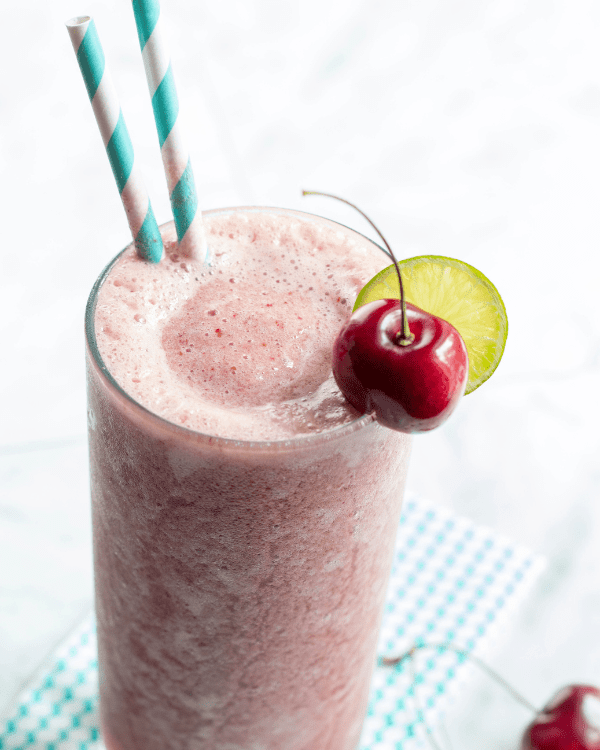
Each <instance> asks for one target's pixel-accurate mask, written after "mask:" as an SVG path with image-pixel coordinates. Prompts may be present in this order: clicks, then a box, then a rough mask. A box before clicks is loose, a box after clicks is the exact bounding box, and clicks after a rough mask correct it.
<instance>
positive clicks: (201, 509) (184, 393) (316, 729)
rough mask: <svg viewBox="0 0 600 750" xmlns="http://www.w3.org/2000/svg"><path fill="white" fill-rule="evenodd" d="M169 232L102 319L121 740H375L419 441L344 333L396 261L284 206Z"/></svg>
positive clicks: (130, 253)
mask: <svg viewBox="0 0 600 750" xmlns="http://www.w3.org/2000/svg"><path fill="white" fill-rule="evenodd" d="M204 220H205V223H206V229H207V237H208V242H209V247H210V252H211V256H210V257H211V262H210V264H209V265H201V264H198V263H195V262H193V261H190V260H188V259H185V258H183V257H180V256H179V255H178V253H177V245H176V242H175V236H174V231H173V229H172V226H170V225H167V226H166V227H164V228H163V236H164V239H165V247H166V251H167V252H166V255H165V258H164V259H163V260H162V261H161V263H160V264H158V265H152V264H149V263H147V262H145V261H142V260H140V259H139V258H138V257H137V256H136V254H135V251H134V249H133V248H132V247H129V248H127V249H126V250H125V251H123V253H122V254H121V255H120V256H118V257H117V259H116V260H115V261H114V262H113V263H112V264H111V265H110V266H109V267H108V268H107V269H106V271H105V272H104V273H103V274H102V276H101V277H100V279H99V280H98V282H97V284H96V286H95V287H94V290H93V291H92V295H91V296H90V301H89V304H88V310H87V316H86V332H87V344H88V346H87V360H88V391H89V424H90V457H91V485H92V505H93V525H94V555H95V575H96V614H97V621H98V643H99V664H100V697H101V716H102V727H103V733H104V740H105V742H106V745H107V748H108V750H355V748H356V747H357V745H358V741H359V736H360V731H361V725H362V722H363V718H364V715H365V711H366V707H367V697H368V690H369V682H370V678H371V674H372V671H373V667H374V664H375V658H376V654H375V649H376V643H377V637H378V630H379V624H380V619H381V614H382V610H383V603H384V596H385V591H386V585H387V581H388V577H389V573H390V568H391V562H392V555H393V547H394V540H395V535H396V528H397V525H398V521H399V518H400V508H401V501H402V494H403V488H404V481H405V476H406V470H407V464H408V456H409V452H410V438H409V436H407V435H405V434H403V433H399V432H395V431H392V430H388V429H385V428H382V427H381V426H380V425H379V424H378V423H377V422H376V421H375V420H374V419H373V417H372V416H371V415H365V416H360V415H359V414H358V413H357V412H356V411H354V409H353V408H352V407H351V406H350V405H349V404H348V403H347V402H346V400H345V399H344V397H343V396H342V395H341V393H340V392H339V390H338V389H337V387H336V385H335V382H334V380H333V377H332V374H331V350H332V346H333V341H334V339H335V337H336V336H337V333H338V331H339V330H340V328H341V326H342V324H343V323H344V321H345V320H346V319H347V317H348V315H349V313H350V311H351V309H352V304H353V302H354V300H355V298H356V295H357V293H358V291H359V290H360V288H361V287H362V286H363V284H364V283H365V282H366V281H367V280H368V279H370V278H371V277H372V276H373V275H374V273H376V272H377V271H378V270H379V269H380V268H381V266H382V258H381V251H380V249H379V248H377V247H376V246H375V245H374V244H373V243H371V242H370V241H369V240H367V239H365V238H364V237H362V236H361V235H359V234H357V233H355V232H353V231H352V230H349V229H347V228H346V227H342V226H340V225H338V224H335V223H333V222H331V221H328V220H325V219H321V218H318V217H314V216H311V215H309V214H304V213H301V212H295V211H287V210H279V209H227V210H220V211H212V212H210V211H209V212H206V213H205V214H204Z"/></svg>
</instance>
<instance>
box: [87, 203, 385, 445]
mask: <svg viewBox="0 0 600 750" xmlns="http://www.w3.org/2000/svg"><path fill="white" fill-rule="evenodd" d="M237 211H246V212H253V213H260V212H266V213H273V214H281V213H283V214H292V215H297V216H299V217H306V218H308V219H310V220H314V219H321V220H323V221H326V222H328V223H330V224H333V225H336V226H338V227H340V228H342V229H344V230H345V231H348V232H351V233H352V234H356V235H358V236H359V237H362V238H363V239H365V240H366V241H367V242H369V243H370V244H372V245H375V247H377V248H379V249H380V250H382V251H383V252H386V251H385V250H383V248H382V247H381V246H380V245H378V244H377V243H376V242H374V241H373V240H372V239H371V238H370V237H366V236H365V235H364V234H361V232H357V231H356V230H355V229H352V228H351V227H348V226H346V225H345V224H341V223H340V222H337V221H334V220H332V219H329V218H327V217H326V216H320V215H319V214H311V213H308V212H306V211H298V210H296V209H292V208H277V207H274V206H230V207H226V208H214V209H209V210H206V211H203V212H202V214H203V215H212V216H215V215H218V214H227V213H233V212H237ZM172 223H173V222H172V221H168V222H165V223H164V224H162V225H161V228H162V227H164V226H168V225H170V224H172ZM131 245H132V243H131V242H130V243H129V244H128V245H126V246H125V247H124V248H123V249H122V250H121V251H120V252H118V253H117V255H115V257H114V258H113V259H112V260H111V261H110V262H109V263H108V264H107V265H106V266H105V268H104V269H103V271H102V272H101V273H100V275H99V276H98V278H97V279H96V281H95V282H94V285H93V286H92V289H91V291H90V294H89V297H88V300H87V304H86V308H85V338H86V342H87V345H88V347H89V351H90V354H91V357H92V359H93V361H94V363H95V365H96V367H97V369H98V372H99V374H100V375H101V377H103V378H104V379H105V381H106V382H107V384H108V386H110V387H111V388H112V389H113V390H115V391H116V392H117V393H118V394H120V396H121V397H122V398H124V399H125V401H126V403H128V404H129V405H130V406H131V407H133V408H134V410H137V411H139V412H140V414H141V415H142V416H143V417H146V418H147V419H151V420H152V421H155V422H156V423H157V424H158V425H160V426H161V427H162V428H163V429H165V430H166V431H168V432H173V433H175V434H180V435H182V436H186V437H187V438H188V439H192V440H195V441H197V442H202V443H207V444H210V445H213V446H214V447H222V448H231V449H250V450H285V449H298V448H302V447H307V448H309V447H314V446H315V445H319V444H322V443H329V442H332V441H334V440H336V439H339V438H343V437H345V436H346V435H350V434H352V433H354V432H357V431H358V430H361V429H363V428H364V427H367V426H368V425H371V424H377V420H376V418H375V414H374V413H370V414H362V415H361V416H359V417H356V418H355V419H353V420H352V421H350V422H346V423H344V424H342V425H338V426H337V427H334V428H333V429H330V430H325V431H323V432H316V433H309V434H305V435H299V436H297V437H291V438H281V439H277V440H239V439H236V438H226V437H220V436H218V435H210V434H209V433H204V432H199V431H198V430H193V429H190V428H189V427H185V426H184V425H181V424H177V423H175V422H172V421H170V420H169V419H165V418H164V417H161V416H160V415H159V414H156V413H155V412H153V411H152V410H151V409H148V408H147V407H146V406H144V405H143V404H140V403H139V401H137V400H136V399H135V398H134V397H133V396H131V394H129V393H127V391H126V390H125V389H124V388H123V387H122V386H121V385H119V383H118V382H117V381H116V380H115V378H114V377H113V376H112V374H111V372H110V370H109V369H108V367H107V366H106V364H105V362H104V360H103V359H102V355H101V354H100V350H99V348H98V342H97V339H96V330H95V313H96V304H97V301H98V293H99V291H100V288H101V287H102V285H103V284H104V282H105V281H106V278H107V277H108V275H109V273H110V271H111V270H112V268H113V266H114V265H115V264H116V263H117V261H118V260H119V258H120V257H121V255H123V253H124V252H125V251H126V250H128V249H129V248H130V247H131Z"/></svg>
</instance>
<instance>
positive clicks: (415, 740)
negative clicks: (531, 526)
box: [0, 497, 543, 750]
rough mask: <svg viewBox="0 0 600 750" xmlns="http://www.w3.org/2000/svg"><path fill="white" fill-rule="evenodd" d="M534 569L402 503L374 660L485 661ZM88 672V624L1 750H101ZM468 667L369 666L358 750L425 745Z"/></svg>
mask: <svg viewBox="0 0 600 750" xmlns="http://www.w3.org/2000/svg"><path fill="white" fill-rule="evenodd" d="M542 568H543V560H542V558H541V557H540V556H538V555H535V554H533V553H531V552H530V551H528V550H527V549H524V548H522V547H517V546H515V545H514V544H513V543H511V542H510V540H508V539H505V538H501V537H499V536H498V535H497V534H495V533H494V532H493V531H491V530H490V529H486V528H482V527H480V526H476V525H475V524H474V523H472V522H471V521H468V520H466V519H463V518H457V517H456V516H453V515H452V514H451V513H450V512H449V511H447V510H445V509H443V508H440V507H438V506H435V505H433V504H431V503H429V502H426V501H424V500H421V499H417V498H415V497H408V498H407V501H406V502H405V505H404V512H403V516H402V520H401V522H400V527H399V530H398V540H397V545H396V556H395V561H394V568H393V572H392V577H391V580H390V586H389V590H388V600H387V605H386V611H385V615H384V621H383V627H382V630H381V636H380V641H379V653H380V654H381V655H382V656H397V655H399V654H402V653H404V652H406V651H408V650H409V649H410V648H411V647H412V646H414V645H415V644H417V645H419V644H421V645H425V644H445V643H450V644H454V645H455V646H456V647H457V648H460V649H464V650H465V651H467V652H473V653H474V654H476V655H477V656H478V657H479V658H482V657H485V655H486V653H488V652H489V648H490V646H491V645H492V643H493V640H494V636H495V634H496V633H497V631H498V628H499V627H501V626H503V625H504V626H505V625H506V623H507V621H508V619H509V617H510V613H511V611H514V609H515V607H516V606H517V604H518V602H519V600H521V599H522V598H523V596H524V595H525V594H526V593H527V590H528V589H529V587H530V586H531V585H532V584H533V582H534V581H535V579H536V577H537V575H538V574H539V572H540V571H541V569H542ZM97 668H98V662H97V660H96V634H95V626H94V620H93V617H90V618H89V619H88V620H87V621H86V622H84V623H83V624H82V625H81V626H80V627H79V628H78V629H77V631H76V632H75V633H73V634H72V635H71V636H70V637H69V638H68V639H67V641H66V642H65V643H64V644H63V646H62V647H61V648H60V649H59V650H58V652H57V653H56V655H55V659H54V662H53V663H52V665H51V666H50V667H49V668H47V669H45V670H43V671H42V672H41V673H40V674H39V675H38V676H37V677H36V678H35V679H34V680H33V681H32V683H31V685H30V687H29V688H28V689H27V690H26V691H25V692H24V693H23V694H22V695H21V696H20V697H19V699H18V701H17V704H16V708H14V710H13V711H12V712H11V715H10V718H9V719H8V721H6V723H5V724H0V731H1V732H2V733H0V750H26V748H27V749H28V750H103V748H104V746H103V744H102V741H101V738H100V734H99V729H98V698H97V688H98V673H97ZM470 669H472V665H469V663H468V660H466V659H465V658H464V656H461V655H459V654H457V653H456V652H453V651H450V650H448V649H444V648H442V647H440V648H431V649H429V648H427V649H425V648H424V649H422V651H419V652H418V653H417V656H416V657H415V659H414V666H413V667H412V668H411V667H410V666H409V663H408V662H404V663H402V664H401V665H398V666H396V667H383V666H380V667H378V668H377V670H376V672H375V676H374V678H373V683H372V685H371V702H370V706H369V711H368V715H367V719H366V721H365V726H364V730H363V734H362V738H361V742H360V746H359V750H413V749H416V748H420V747H427V744H426V742H427V739H426V732H425V729H424V728H425V727H426V726H427V727H429V728H431V729H433V728H435V726H436V725H437V724H438V722H439V721H440V719H441V718H442V717H443V715H444V711H445V709H446V707H447V704H448V700H449V698H450V697H451V696H452V694H453V693H454V692H455V691H456V690H457V688H458V686H459V685H461V684H462V683H464V681H465V679H466V678H468V676H469V672H470ZM2 727H3V729H2Z"/></svg>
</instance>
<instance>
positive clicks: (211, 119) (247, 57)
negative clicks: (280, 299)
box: [0, 0, 600, 750]
mask: <svg viewBox="0 0 600 750" xmlns="http://www.w3.org/2000/svg"><path fill="white" fill-rule="evenodd" d="M5 6H6V4H4V6H3V9H2V10H1V11H0V69H1V70H2V71H3V73H2V79H3V83H2V89H1V91H0V149H1V151H0V165H1V166H0V169H1V174H2V181H1V184H0V213H1V217H2V228H3V237H2V250H3V252H2V254H1V261H0V351H1V352H2V353H3V357H2V360H3V361H2V368H1V371H0V388H1V390H0V393H1V394H2V395H1V407H0V409H1V413H0V715H1V714H2V711H3V709H5V708H7V706H8V704H9V703H10V701H11V699H12V697H13V695H14V693H15V692H16V691H17V690H18V688H19V685H20V684H21V683H22V682H23V681H24V680H26V679H27V677H28V676H29V674H30V673H31V671H32V670H34V669H35V667H36V666H38V664H39V662H40V661H41V660H42V659H43V657H44V656H45V655H46V654H47V653H48V652H49V651H50V650H51V649H52V647H53V645H54V644H55V643H56V642H57V641H59V640H60V639H61V638H62V637H63V635H64V634H65V632H66V631H67V630H68V629H69V628H70V627H71V626H72V625H73V624H74V623H75V622H76V621H78V619H79V618H80V617H81V616H82V614H83V613H84V612H86V611H87V610H88V609H89V607H90V604H91V597H92V573H91V544H90V530H89V512H88V504H89V501H88V484H87V463H86V461H87V459H86V447H85V390H84V367H83V324H82V321H83V310H84V305H85V301H86V298H87V294H88V292H89V289H90V288H91V285H92V283H93V281H94V280H95V278H96V276H97V275H98V274H99V272H100V271H101V269H102V268H103V267H104V265H105V264H106V263H107V262H108V261H109V260H110V259H111V258H112V257H113V256H114V255H115V254H116V252H117V251H118V250H120V249H121V248H122V247H123V246H124V245H125V244H127V242H128V241H129V238H128V228H127V224H126V221H125V216H124V213H123V210H122V207H121V204H120V201H119V197H118V194H117V190H116V188H115V185H114V182H113V178H112V174H111V171H110V167H109V164H108V160H107V157H106V155H105V152H104V148H103V146H102V142H101V140H100V136H99V134H98V131H97V128H96V125H95V122H94V119H93V115H92V111H91V107H90V105H89V101H88V99H87V95H86V92H85V89H84V86H83V83H82V81H81V77H80V74H79V70H78V67H77V64H76V61H75V57H74V54H73V52H72V48H71V46H70V41H69V38H68V35H67V32H66V30H65V27H64V21H66V20H67V19H68V18H69V17H71V16H73V15H82V14H90V15H92V16H94V18H95V21H96V24H97V27H98V31H99V34H100V37H101V40H102V42H103V45H104V49H105V53H106V58H107V62H108V65H109V66H110V68H111V71H112V74H113V78H114V79H115V83H116V86H117V89H118V91H119V94H120V96H121V103H122V106H123V110H124V114H125V117H126V120H127V123H128V127H129V130H130V133H131V136H132V140H133V143H134V148H135V151H136V157H137V159H138V160H139V163H140V164H141V166H142V171H143V174H144V177H145V180H146V183H147V185H148V188H149V191H150V194H151V198H152V202H153V206H154V211H155V214H156V216H157V218H158V220H159V222H161V221H166V220H168V219H169V218H170V209H169V203H168V196H167V191H166V186H165V182H164V177H163V172H162V165H161V161H160V155H159V149H158V144H157V139H156V133H155V130H154V124H153V118H152V111H151V106H150V102H149V97H148V93H147V88H146V83H145V78H144V72H143V66H142V62H141V55H140V52H139V46H138V42H137V35H136V31H135V23H134V19H133V13H132V10H131V7H130V2H129V0H118V1H117V0H85V2H84V0H53V1H52V2H51V3H48V2H44V0H31V2H29V3H27V5H26V7H25V6H23V5H22V4H18V3H13V4H11V5H10V7H9V8H6V7H5ZM163 16H164V22H165V32H166V35H167V37H168V39H169V40H170V46H171V50H172V56H173V66H174V71H175V76H176V80H177V84H178V88H179V95H180V100H181V108H182V113H181V115H182V118H183V122H184V126H185V130H186V132H187V133H188V143H189V146H190V150H191V153H192V159H193V164H194V167H195V175H196V183H197V187H198V191H199V195H200V202H201V205H202V207H204V208H213V207H219V206H225V205H240V204H252V203H256V204H266V205H276V206H287V207H293V208H300V209H302V210H307V211H312V212H314V213H320V214H323V215H327V216H329V217H330V218H333V219H337V220H339V221H341V222H343V223H345V224H348V225H350V226H353V227H354V228H356V229H358V230H359V231H362V232H364V233H365V234H370V232H369V229H368V227H367V226H366V225H365V224H364V223H362V220H361V219H360V217H359V216H358V215H357V214H354V213H353V212H351V210H350V209H347V208H346V207H344V206H341V205H337V204H336V203H334V202H333V201H326V200H325V199H320V198H305V199H302V198H301V197H300V190H301V188H303V187H306V188H311V189H317V190H325V191H331V192H337V193H338V194H341V195H343V196H344V197H346V198H348V199H350V200H353V201H355V202H357V203H358V204H359V205H360V206H361V208H363V210H365V211H367V212H368V213H369V214H370V215H371V217H372V218H373V220H374V221H375V222H376V223H378V225H379V226H380V227H381V229H382V230H383V231H384V233H385V234H386V236H387V238H388V240H389V241H390V242H391V243H392V245H393V247H394V248H395V249H396V251H397V253H398V254H399V255H400V256H401V257H410V256H412V255H420V254H427V253H435V254H442V255H449V256H453V257H458V258H461V259H463V260H465V261H467V262H469V263H472V264H473V265H475V266H477V267H478V268H480V269H481V270H482V271H483V272H484V273H485V274H487V275H488V276H489V277H490V278H491V279H492V280H493V281H494V283H495V284H496V286H497V287H498V288H499V290H500V292H501V293H502V295H503V297H504V300H505V303H506V307H507V310H508V313H509V319H510V335H509V340H508V344H507V348H506V354H505V357H504V360H503V362H502V364H501V366H500V368H499V370H498V371H497V373H496V374H495V375H494V377H493V379H492V380H490V381H489V383H487V384H486V385H484V386H483V388H481V390H480V391H477V392H476V393H474V394H473V395H471V396H469V397H468V398H466V399H465V400H464V402H463V404H462V405H461V407H460V409H459V410H458V411H457V412H456V413H455V415H454V416H453V417H452V419H451V420H450V421H449V422H448V423H447V425H445V426H444V427H443V428H441V429H439V430H438V431H437V432H435V433H432V434H430V435H424V436H420V437H418V438H417V439H416V440H415V447H414V454H413V459H412V465H411V472H410V476H409V485H410V488H411V489H412V490H413V491H416V492H418V493H420V494H422V495H424V496H426V497H429V498H430V499H432V500H435V501H437V502H439V503H441V504H443V505H445V506H446V507H449V508H451V509H452V510H453V511H454V512H456V513H458V514H461V515H466V516H469V517H470V518H472V519H473V520H475V521H476V522H478V523H483V524H487V525H490V526H492V527H493V528H494V529H496V530H497V531H499V532H501V533H504V534H506V535H508V536H510V537H512V538H513V539H514V540H515V541H518V542H520V543H523V544H526V545H528V546H529V547H531V548H532V549H535V550H536V551H539V552H541V553H543V554H545V555H546V556H547V557H548V560H549V564H548V568H547V571H546V573H545V574H544V576H543V577H542V579H541V580H540V582H539V584H538V586H537V587H536V589H535V590H534V591H533V592H532V594H531V596H530V598H529V600H528V601H527V603H526V604H525V605H524V606H523V607H522V608H521V610H520V613H519V617H518V618H517V619H515V621H514V622H513V623H512V626H511V628H510V629H509V631H507V632H506V633H505V635H504V640H503V641H502V642H501V643H498V647H497V649H496V651H495V653H494V655H493V658H492V662H493V664H494V666H496V668H498V669H499V670H500V671H501V672H502V673H503V674H504V675H505V676H506V677H507V678H508V679H509V680H510V681H511V682H512V683H514V684H515V686H516V687H518V688H519V689H520V690H521V691H522V692H524V693H525V694H526V695H527V696H528V697H529V698H530V700H532V701H533V702H534V703H537V704H541V703H543V702H545V701H546V700H547V699H548V698H549V697H550V695H551V693H552V692H553V691H554V690H555V689H556V688H558V687H560V686H561V685H563V684H566V683H569V682H595V683H596V684H598V683H600V643H599V639H598V633H599V632H600V502H599V500H600V460H599V458H600V450H599V449H600V440H599V438H598V424H599V422H600V395H599V388H598V386H599V383H600V310H599V305H598V299H599V294H598V287H599V284H600V255H599V253H598V246H599V240H600V221H599V218H598V217H599V205H600V181H599V179H598V176H599V175H600V46H599V45H598V39H599V38H600V5H598V4H597V3H595V2H594V0H418V1H417V0H404V2H396V1H395V0H347V2H345V3H341V2H340V1H339V0H318V2H317V0H304V2H302V3H297V2H295V1H294V2H292V1H291V0H278V1H277V2H275V0H212V1H211V2H209V1H208V0H163ZM528 718H529V717H528V716H527V715H526V714H525V712H524V711H523V710H522V709H519V708H513V706H512V704H511V699H510V698H509V697H508V696H506V695H504V694H503V693H502V691H501V689H500V688H499V687H497V686H494V685H492V684H490V683H489V682H486V681H485V679H483V678H482V679H481V680H477V681H475V682H473V683H471V684H470V686H469V688H468V691H467V692H466V693H465V698H464V700H463V701H462V703H459V704H458V705H457V706H456V709H455V711H454V713H453V714H452V715H451V716H450V717H449V719H448V727H449V732H450V736H451V737H452V738H453V741H454V744H455V746H456V747H460V748H462V749H463V750H471V749H473V750H475V748H478V749H479V748H481V746H482V744H483V746H487V747H495V748H507V749H508V748H516V747H518V737H519V734H520V731H521V729H522V727H523V726H524V725H525V723H526V722H527V721H528Z"/></svg>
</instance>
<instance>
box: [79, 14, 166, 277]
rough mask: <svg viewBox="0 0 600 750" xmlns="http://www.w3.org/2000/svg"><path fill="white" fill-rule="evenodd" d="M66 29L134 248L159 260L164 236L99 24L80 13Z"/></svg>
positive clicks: (154, 260) (150, 257)
mask: <svg viewBox="0 0 600 750" xmlns="http://www.w3.org/2000/svg"><path fill="white" fill-rule="evenodd" d="M67 30H68V32H69V36H70V37H71V42H72V43H73V49H74V50H75V54H76V56H77V62H78V63H79V67H80V69H81V74H82V75H83V81H84V83H85V87H86V89H87V92H88V96H89V97H90V102H91V103H92V109H93V110H94V115H95V116H96V122H97V123H98V127H99V128H100V134H101V135H102V140H103V142H104V146H105V148H106V153H107V154H108V159H109V161H110V166H111V167H112V171H113V175H114V176H115V180H116V182H117V187H118V188H119V193H120V195H121V200H122V201H123V206H124V208H125V213H126V214H127V221H128V222H129V227H130V229H131V234H132V235H133V241H134V244H135V248H136V250H137V253H138V255H139V256H140V257H141V258H143V259H144V260H148V261H150V262H152V263H158V261H159V260H160V259H161V257H162V253H163V243H162V238H161V236H160V231H159V229H158V224H157V223H156V219H155V218H154V213H153V211H152V206H151V204H150V199H149V198H148V193H147V191H146V188H145V187H144V183H143V182H142V179H141V177H140V174H139V170H138V169H137V167H136V166H135V159H134V156H133V146H132V145H131V139H130V137H129V132H128V131H127V127H126V125H125V120H124V119H123V112H122V111H121V106H120V104H119V99H118V97H117V93H116V91H115V87H114V85H113V82H112V79H111V77H110V73H109V72H108V69H107V67H106V64H105V61H104V52H103V51H102V45H101V44H100V39H99V37H98V32H97V31H96V24H95V23H94V21H93V19H92V18H90V17H89V16H80V17H77V18H71V19H70V20H69V21H67Z"/></svg>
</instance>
